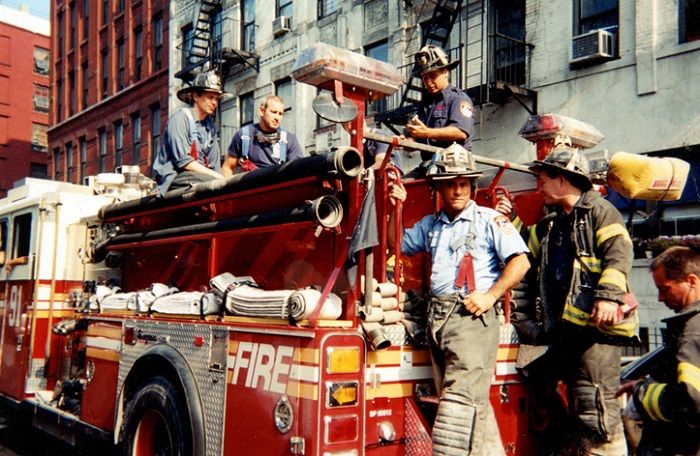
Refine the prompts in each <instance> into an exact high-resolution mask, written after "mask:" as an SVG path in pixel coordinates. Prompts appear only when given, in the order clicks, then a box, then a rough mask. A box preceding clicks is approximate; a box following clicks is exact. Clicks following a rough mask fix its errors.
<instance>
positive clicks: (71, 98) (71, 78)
mask: <svg viewBox="0 0 700 456" xmlns="http://www.w3.org/2000/svg"><path fill="white" fill-rule="evenodd" d="M73 114H75V72H73V71H70V72H69V73H68V115H69V116H72V115H73Z"/></svg>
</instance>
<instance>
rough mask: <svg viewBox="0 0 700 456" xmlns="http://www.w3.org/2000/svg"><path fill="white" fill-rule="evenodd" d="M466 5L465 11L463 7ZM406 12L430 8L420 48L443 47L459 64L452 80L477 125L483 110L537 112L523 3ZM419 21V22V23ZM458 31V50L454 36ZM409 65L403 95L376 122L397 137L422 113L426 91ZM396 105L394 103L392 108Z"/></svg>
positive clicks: (472, 0)
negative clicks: (507, 107) (513, 107)
mask: <svg viewBox="0 0 700 456" xmlns="http://www.w3.org/2000/svg"><path fill="white" fill-rule="evenodd" d="M463 3H466V6H463ZM406 4H407V6H408V7H415V8H416V9H418V8H419V7H420V8H422V9H423V15H421V14H420V13H418V16H419V17H421V16H425V15H426V14H425V9H427V8H432V13H430V12H428V14H431V16H430V19H429V20H428V21H427V22H424V23H423V26H422V30H423V34H422V37H421V44H420V47H423V46H425V45H429V44H434V45H436V46H440V47H442V48H443V49H444V50H445V51H446V52H447V53H448V54H449V55H450V58H451V59H456V58H457V59H460V60H461V64H460V65H459V67H457V68H456V69H455V70H453V72H452V75H451V81H452V83H453V84H454V85H456V86H458V87H460V88H462V89H463V90H465V91H466V92H467V93H468V94H469V96H470V97H471V98H472V100H473V101H474V105H475V106H476V107H477V108H478V113H477V114H478V117H477V118H476V119H475V121H476V123H477V124H479V123H480V115H481V112H482V110H483V108H484V106H486V105H489V104H498V105H503V104H506V103H508V102H510V101H511V100H515V101H517V102H518V103H519V104H521V105H522V106H523V108H524V109H526V110H527V111H528V112H529V113H530V114H534V113H536V112H537V94H536V92H534V91H532V90H530V89H529V79H530V78H529V67H530V55H531V51H532V48H533V46H532V45H530V44H528V43H527V42H526V41H525V1H524V0H522V1H515V2H513V1H509V0H467V1H466V2H463V0H424V2H422V4H419V3H418V2H416V4H415V5H414V2H410V3H409V2H406ZM419 20H420V19H419ZM455 26H458V33H457V35H458V36H457V37H456V38H457V42H458V44H457V46H452V47H450V36H452V38H455V34H454V33H452V32H453V29H454V27H455ZM412 68H413V59H412V58H411V63H409V64H408V65H405V66H404V67H402V69H403V71H404V72H405V73H404V74H405V75H406V81H407V83H406V85H405V87H404V90H403V93H402V94H400V95H399V96H395V97H394V99H392V100H391V102H390V106H394V109H391V110H389V111H385V112H381V113H378V114H376V115H375V120H376V121H377V122H381V123H383V124H384V125H386V126H387V127H389V128H391V129H392V130H394V131H397V129H396V126H399V125H404V124H405V123H406V121H407V120H408V119H409V118H410V117H411V116H412V115H413V114H415V113H416V112H417V111H418V106H419V104H420V102H421V99H422V97H423V95H424V94H425V89H424V88H423V86H422V82H421V80H420V78H418V77H414V76H412V75H411V69H412ZM392 102H393V103H392Z"/></svg>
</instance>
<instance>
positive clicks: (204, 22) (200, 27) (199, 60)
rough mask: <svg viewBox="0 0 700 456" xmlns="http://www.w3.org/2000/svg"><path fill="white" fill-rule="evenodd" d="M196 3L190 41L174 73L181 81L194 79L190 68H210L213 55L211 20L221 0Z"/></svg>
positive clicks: (205, 0)
mask: <svg viewBox="0 0 700 456" xmlns="http://www.w3.org/2000/svg"><path fill="white" fill-rule="evenodd" d="M198 3H199V8H198V9H197V13H196V15H195V19H194V28H193V33H192V43H191V45H190V49H189V52H188V54H187V57H186V60H185V64H184V66H183V68H182V69H181V70H180V71H178V72H177V74H176V75H175V77H177V78H180V79H182V80H183V81H190V80H192V79H194V72H193V71H192V70H194V69H195V68H197V67H200V66H202V67H204V69H205V71H206V70H208V69H211V68H210V67H211V66H213V59H214V57H215V56H212V55H211V48H212V42H211V41H212V26H213V24H212V21H213V19H214V16H215V14H216V11H217V9H218V8H220V7H221V4H222V0H200V1H199V2H198Z"/></svg>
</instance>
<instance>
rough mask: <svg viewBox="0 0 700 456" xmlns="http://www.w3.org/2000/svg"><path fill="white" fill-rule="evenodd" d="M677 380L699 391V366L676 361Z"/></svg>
mask: <svg viewBox="0 0 700 456" xmlns="http://www.w3.org/2000/svg"><path fill="white" fill-rule="evenodd" d="M678 382H679V383H680V382H683V383H685V384H687V385H689V386H692V387H693V388H695V389H696V390H697V391H700V367H698V366H696V365H694V364H691V363H687V362H680V363H678Z"/></svg>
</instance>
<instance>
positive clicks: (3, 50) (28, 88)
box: [0, 5, 50, 198]
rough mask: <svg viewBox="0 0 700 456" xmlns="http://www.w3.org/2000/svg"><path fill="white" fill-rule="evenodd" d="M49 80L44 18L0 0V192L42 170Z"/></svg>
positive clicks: (47, 44) (45, 168)
mask: <svg viewBox="0 0 700 456" xmlns="http://www.w3.org/2000/svg"><path fill="white" fill-rule="evenodd" d="M49 84H50V81H49V21H47V20H45V19H41V18H38V17H35V16H32V15H30V14H29V13H27V12H26V11H20V10H15V9H12V8H9V7H7V6H3V5H0V198H2V197H4V196H5V195H6V194H7V190H9V189H10V188H12V185H13V183H14V182H15V181H16V180H19V179H22V178H24V177H27V176H31V177H44V176H46V170H47V151H48V147H47V146H48V144H47V141H46V130H47V128H48V124H49Z"/></svg>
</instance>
